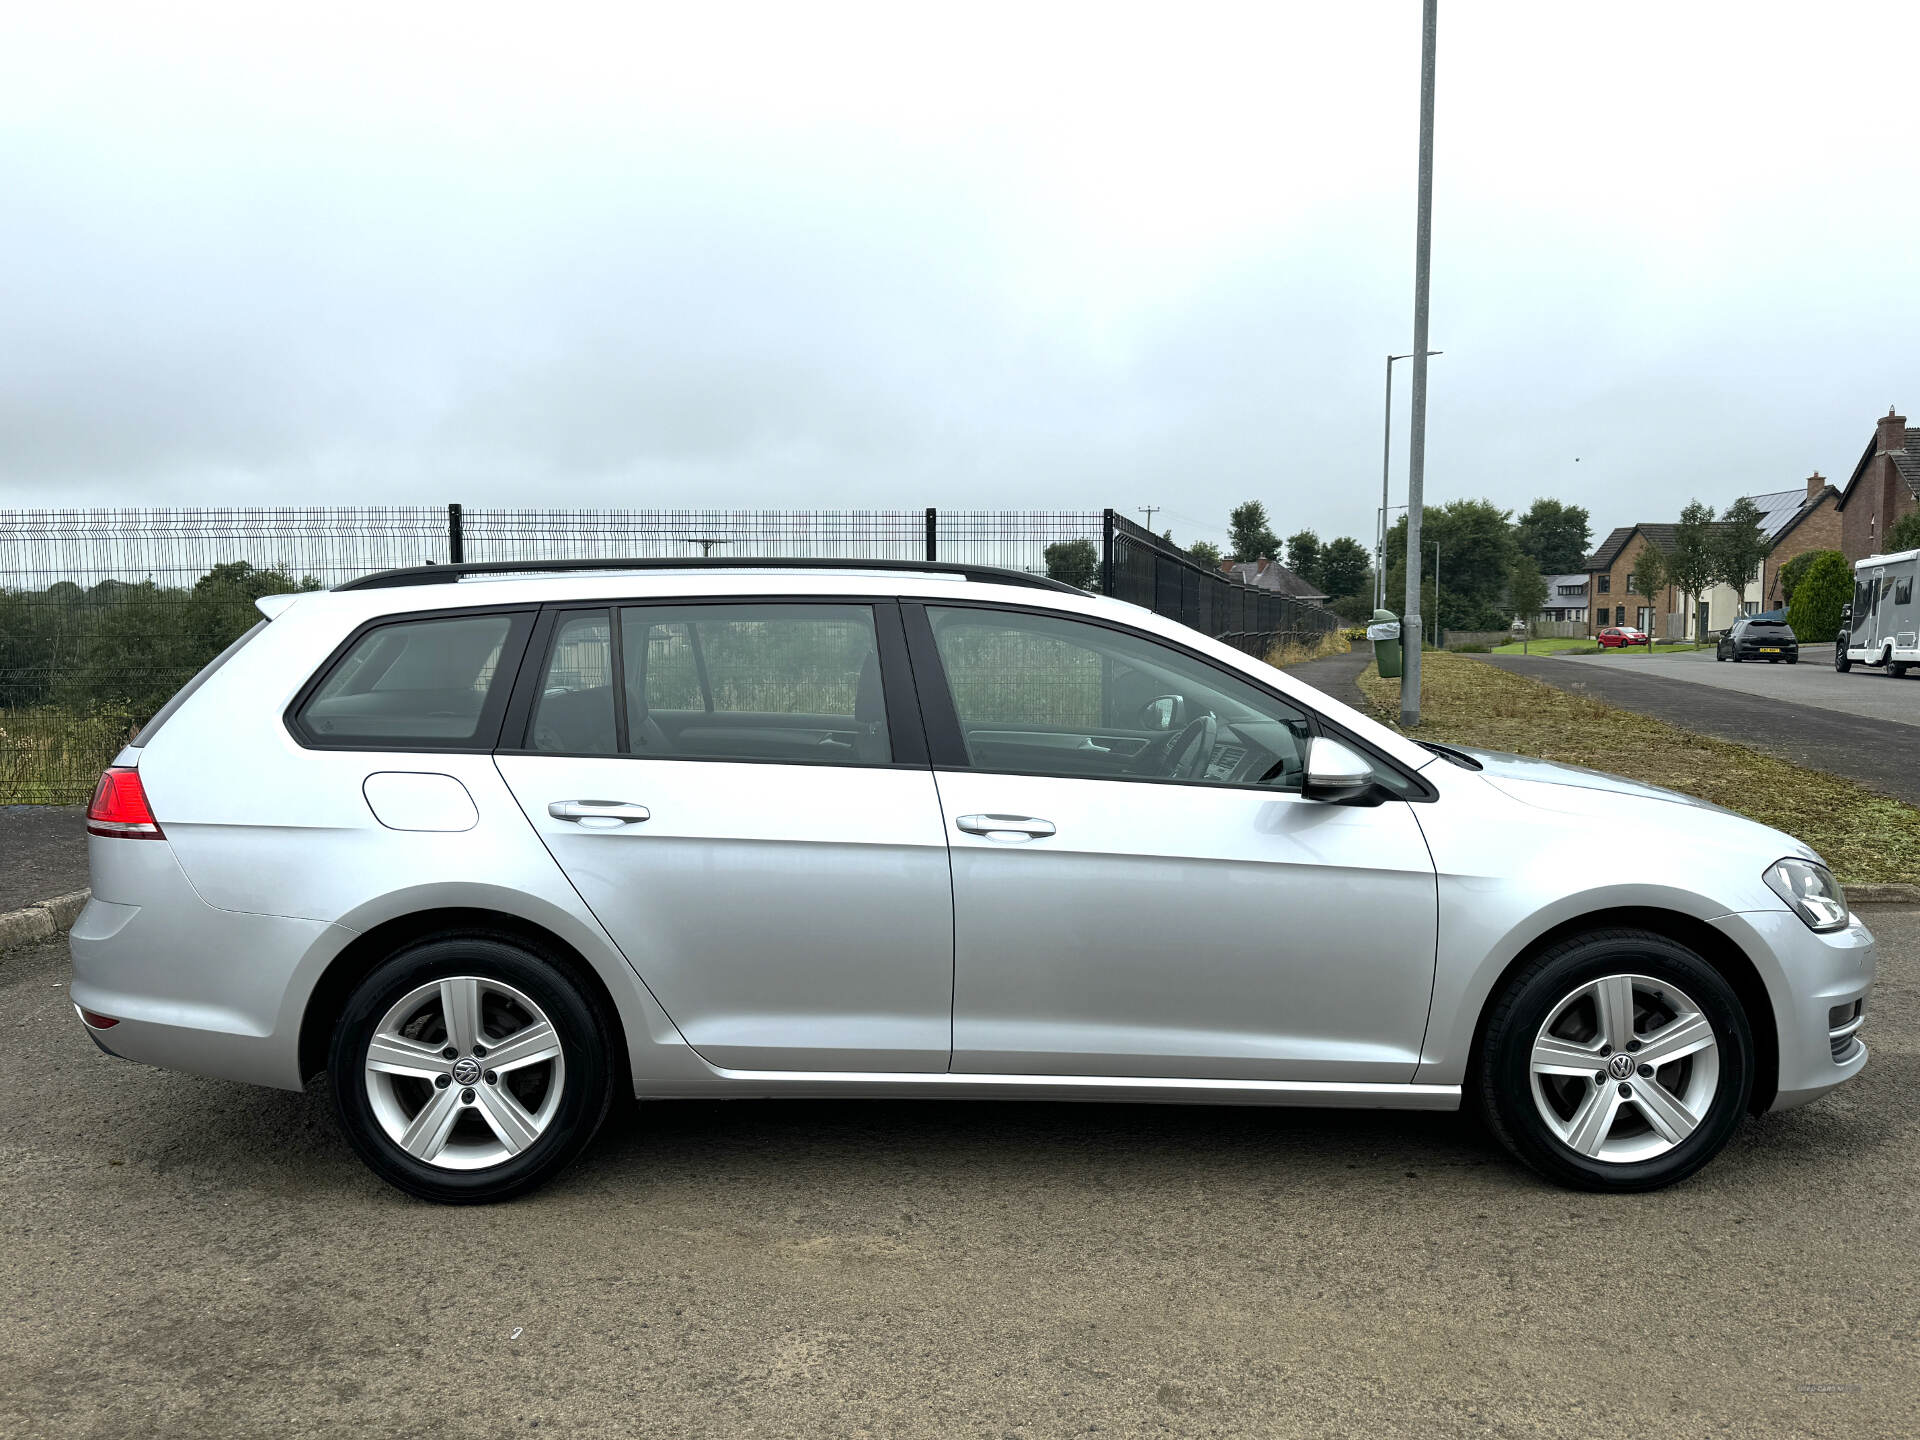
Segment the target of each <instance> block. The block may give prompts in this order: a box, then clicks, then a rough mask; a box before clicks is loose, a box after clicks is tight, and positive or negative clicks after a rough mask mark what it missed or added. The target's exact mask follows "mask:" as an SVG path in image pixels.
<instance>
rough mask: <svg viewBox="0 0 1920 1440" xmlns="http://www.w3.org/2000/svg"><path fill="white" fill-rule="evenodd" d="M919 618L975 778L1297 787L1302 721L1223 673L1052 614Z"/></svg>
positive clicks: (949, 610) (936, 611)
mask: <svg viewBox="0 0 1920 1440" xmlns="http://www.w3.org/2000/svg"><path fill="white" fill-rule="evenodd" d="M927 615H928V618H929V620H930V621H931V622H932V625H933V635H934V644H935V647H936V648H937V649H938V651H939V654H940V663H941V666H942V668H943V669H944V670H945V671H946V678H947V686H948V690H949V692H950V693H951V695H952V697H953V708H954V711H955V713H956V715H957V716H958V718H959V721H960V730H961V734H962V735H963V737H964V738H965V741H966V746H967V757H968V760H969V761H970V762H971V764H972V765H973V766H974V767H975V768H976V769H981V770H998V771H1006V772H1011V773H1015V774H1030V775H1067V776H1086V777H1089V778H1106V779H1166V780H1178V781H1185V782H1187V783H1189V784H1200V785H1206V784H1211V785H1264V786H1268V787H1271V788H1275V789H1297V788H1299V785H1300V777H1301V772H1302V770H1303V769H1304V767H1305V763H1306V751H1307V739H1308V736H1309V735H1310V734H1311V728H1310V725H1309V723H1308V720H1307V717H1306V715H1305V713H1304V712H1302V711H1300V710H1297V709H1295V708H1294V707H1292V706H1290V705H1288V704H1287V703H1286V702H1285V701H1282V700H1277V699H1275V698H1274V697H1272V696H1271V695H1268V694H1267V693H1266V692H1265V691H1263V690H1260V689H1258V688H1256V687H1255V686H1253V685H1250V684H1248V683H1247V682H1245V681H1243V680H1240V679H1237V678H1236V677H1234V676H1232V675H1230V674H1228V673H1226V672H1225V671H1222V670H1216V669H1214V668H1213V667H1212V666H1211V665H1208V664H1205V663H1204V662H1202V661H1199V660H1195V659H1193V658H1192V657H1190V656H1188V655H1186V654H1184V653H1182V652H1181V651H1179V650H1175V649H1173V648H1172V647H1170V646H1166V645H1162V644H1159V643H1158V642H1156V641H1153V640H1148V639H1144V638H1142V637H1140V636H1137V635H1133V634H1131V633H1128V632H1125V631H1120V630H1110V629H1108V628H1106V627H1105V626H1102V625H1090V624H1087V623H1085V622H1083V621H1078V620H1069V619H1065V618H1062V617H1059V616H1053V615H1032V614H1021V613H1016V612H1010V611H1002V610H974V609H962V608H959V607H944V606H930V607H929V608H928V611H927Z"/></svg>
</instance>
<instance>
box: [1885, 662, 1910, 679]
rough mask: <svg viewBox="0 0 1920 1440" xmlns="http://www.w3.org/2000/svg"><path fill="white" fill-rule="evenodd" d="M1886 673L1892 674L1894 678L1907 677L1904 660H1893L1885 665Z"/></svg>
mask: <svg viewBox="0 0 1920 1440" xmlns="http://www.w3.org/2000/svg"><path fill="white" fill-rule="evenodd" d="M1887 674H1889V675H1891V676H1893V678H1894V679H1896V680H1904V679H1906V678H1907V665H1906V662H1905V661H1904V660H1895V661H1893V662H1892V663H1891V664H1890V665H1888V666H1887Z"/></svg>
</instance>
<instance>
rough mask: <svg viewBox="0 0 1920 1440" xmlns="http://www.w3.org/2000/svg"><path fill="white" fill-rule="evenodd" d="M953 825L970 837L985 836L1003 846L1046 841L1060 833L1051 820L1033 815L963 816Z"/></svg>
mask: <svg viewBox="0 0 1920 1440" xmlns="http://www.w3.org/2000/svg"><path fill="white" fill-rule="evenodd" d="M953 823H954V824H956V825H958V826H959V827H960V828H961V829H962V830H964V831H966V832H967V834H969V835H984V836H986V837H987V839H989V840H998V841H999V842H1000V843H1001V844H1003V845H1018V844H1023V843H1025V842H1026V841H1028V840H1044V839H1046V838H1047V836H1049V835H1053V834H1057V833H1058V831H1056V830H1055V828H1054V824H1053V822H1052V821H1051V820H1036V819H1035V818H1034V817H1033V816H1031V815H962V816H961V817H960V818H959V819H958V820H956V821H954V822H953Z"/></svg>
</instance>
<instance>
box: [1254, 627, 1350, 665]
mask: <svg viewBox="0 0 1920 1440" xmlns="http://www.w3.org/2000/svg"><path fill="white" fill-rule="evenodd" d="M1352 649H1353V641H1351V640H1350V639H1348V638H1347V633H1346V631H1344V630H1333V631H1329V632H1328V633H1327V634H1325V635H1322V636H1321V637H1320V638H1319V639H1318V640H1316V641H1314V642H1313V643H1312V644H1310V645H1301V644H1298V643H1295V642H1288V643H1286V644H1282V645H1276V646H1274V647H1273V648H1272V649H1271V650H1269V651H1267V655H1266V660H1267V664H1269V665H1271V666H1273V668H1274V669H1276V670H1284V669H1286V668H1287V667H1288V666H1289V665H1304V664H1306V663H1307V661H1309V660H1324V659H1326V657H1327V656H1329V655H1345V654H1347V653H1348V652H1349V651H1350V650H1352Z"/></svg>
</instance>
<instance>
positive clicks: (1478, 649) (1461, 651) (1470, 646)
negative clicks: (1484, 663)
mask: <svg viewBox="0 0 1920 1440" xmlns="http://www.w3.org/2000/svg"><path fill="white" fill-rule="evenodd" d="M1447 649H1449V650H1451V651H1452V652H1453V653H1454V654H1456V655H1491V654H1492V653H1493V647H1492V646H1491V645H1480V644H1475V643H1473V642H1471V641H1470V642H1468V643H1467V644H1465V645H1449V646H1448V647H1447Z"/></svg>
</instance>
